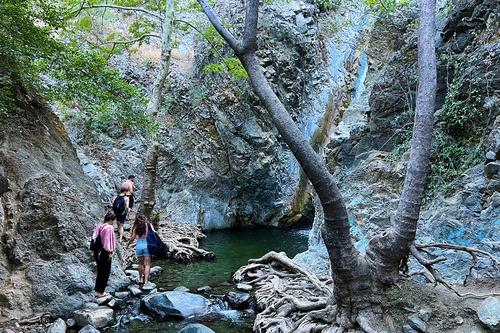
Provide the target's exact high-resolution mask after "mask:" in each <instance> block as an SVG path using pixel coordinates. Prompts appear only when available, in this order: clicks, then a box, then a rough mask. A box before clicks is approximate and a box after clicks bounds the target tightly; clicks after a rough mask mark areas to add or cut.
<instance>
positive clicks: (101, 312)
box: [73, 306, 114, 328]
mask: <svg viewBox="0 0 500 333" xmlns="http://www.w3.org/2000/svg"><path fill="white" fill-rule="evenodd" d="M113 314H114V311H113V309H110V308H108V307H107V306H100V307H98V308H97V309H83V310H77V311H75V312H74V316H73V317H74V318H75V320H76V323H77V324H78V326H81V327H82V326H85V325H88V324H90V325H92V326H94V327H96V328H102V327H106V326H108V325H110V324H111V323H112V322H113V319H114V318H113Z"/></svg>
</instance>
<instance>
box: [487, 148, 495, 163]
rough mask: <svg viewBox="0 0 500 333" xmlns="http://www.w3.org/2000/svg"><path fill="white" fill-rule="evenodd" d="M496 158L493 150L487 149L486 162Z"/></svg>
mask: <svg viewBox="0 0 500 333" xmlns="http://www.w3.org/2000/svg"><path fill="white" fill-rule="evenodd" d="M495 159H496V154H495V152H493V151H491V150H490V151H489V152H487V153H486V162H493V161H494V160H495Z"/></svg>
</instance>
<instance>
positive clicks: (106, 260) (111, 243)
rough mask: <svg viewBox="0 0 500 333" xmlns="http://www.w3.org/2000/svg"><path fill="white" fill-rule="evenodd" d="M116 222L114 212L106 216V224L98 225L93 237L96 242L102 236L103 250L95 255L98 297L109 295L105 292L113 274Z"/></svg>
mask: <svg viewBox="0 0 500 333" xmlns="http://www.w3.org/2000/svg"><path fill="white" fill-rule="evenodd" d="M115 220H116V218H115V214H113V213H112V212H108V213H106V216H104V223H103V224H100V225H97V226H96V227H95V229H94V233H93V235H92V238H93V239H94V240H95V239H96V238H97V235H99V234H100V235H101V242H102V250H101V251H99V252H98V253H95V256H94V259H95V261H96V263H97V276H96V280H95V288H94V290H95V295H96V296H97V297H102V296H105V295H108V293H105V292H104V290H105V289H106V285H107V284H108V280H109V275H110V273H111V258H112V257H113V252H114V251H115V249H116V242H115V228H114V227H113V223H114V222H115Z"/></svg>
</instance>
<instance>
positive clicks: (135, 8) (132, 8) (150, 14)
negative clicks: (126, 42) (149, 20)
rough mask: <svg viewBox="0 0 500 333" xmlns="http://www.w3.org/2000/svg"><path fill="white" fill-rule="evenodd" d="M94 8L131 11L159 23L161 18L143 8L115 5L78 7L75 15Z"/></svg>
mask: <svg viewBox="0 0 500 333" xmlns="http://www.w3.org/2000/svg"><path fill="white" fill-rule="evenodd" d="M94 8H112V9H118V10H128V11H132V12H140V13H143V14H146V15H149V16H151V17H154V18H155V19H157V20H159V21H162V20H163V18H162V17H161V16H160V15H158V14H156V13H154V12H152V11H149V10H147V9H144V8H141V7H125V6H117V5H88V6H82V7H80V9H79V10H78V11H76V12H74V13H75V15H78V14H79V13H80V12H81V11H82V10H83V9H94Z"/></svg>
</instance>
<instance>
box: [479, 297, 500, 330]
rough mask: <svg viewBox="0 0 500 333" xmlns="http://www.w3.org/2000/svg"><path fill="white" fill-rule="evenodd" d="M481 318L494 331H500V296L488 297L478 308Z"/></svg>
mask: <svg viewBox="0 0 500 333" xmlns="http://www.w3.org/2000/svg"><path fill="white" fill-rule="evenodd" d="M477 316H478V317H479V320H480V321H481V322H482V323H483V324H484V325H486V326H487V327H489V328H490V329H491V331H492V332H494V333H499V332H500V298H499V297H488V298H487V299H485V300H484V301H483V302H482V303H481V304H480V305H479V307H478V308H477Z"/></svg>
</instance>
